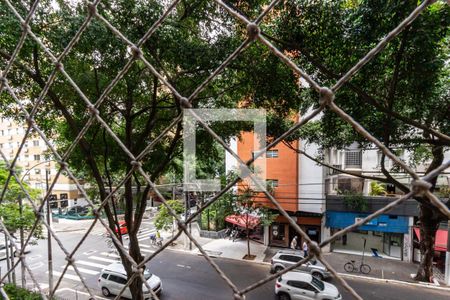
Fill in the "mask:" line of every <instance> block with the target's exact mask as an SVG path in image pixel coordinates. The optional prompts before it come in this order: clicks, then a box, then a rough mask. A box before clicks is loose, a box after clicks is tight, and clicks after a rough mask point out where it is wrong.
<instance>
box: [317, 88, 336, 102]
mask: <svg viewBox="0 0 450 300" xmlns="http://www.w3.org/2000/svg"><path fill="white" fill-rule="evenodd" d="M319 94H320V104H321V105H330V104H331V102H333V101H334V93H333V91H332V90H330V89H329V88H327V87H321V88H320V91H319Z"/></svg>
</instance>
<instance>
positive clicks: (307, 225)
mask: <svg viewBox="0 0 450 300" xmlns="http://www.w3.org/2000/svg"><path fill="white" fill-rule="evenodd" d="M321 218H322V217H321V216H318V217H316V216H304V217H297V216H291V219H292V220H293V221H294V222H295V223H297V225H298V226H299V227H300V228H301V229H302V230H303V231H304V232H305V233H306V234H307V235H308V236H309V238H310V239H311V240H313V241H316V242H320V232H321V230H320V229H321V228H320V226H321ZM294 236H298V238H299V245H301V243H302V242H303V241H302V238H301V236H300V234H299V233H298V232H297V231H296V230H295V229H294V227H292V226H291V225H290V224H289V221H288V219H286V218H285V217H284V216H278V217H277V219H276V220H275V221H274V222H273V223H272V225H271V226H270V227H269V245H270V246H278V247H289V246H290V242H291V241H292V239H293V238H294Z"/></svg>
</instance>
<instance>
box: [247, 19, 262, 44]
mask: <svg viewBox="0 0 450 300" xmlns="http://www.w3.org/2000/svg"><path fill="white" fill-rule="evenodd" d="M260 32H261V30H260V29H259V27H258V25H256V24H255V23H249V24H248V25H247V36H248V38H249V40H251V41H253V40H255V39H256V38H257V37H258V36H259V33H260Z"/></svg>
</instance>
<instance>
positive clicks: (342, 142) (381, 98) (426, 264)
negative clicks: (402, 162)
mask: <svg viewBox="0 0 450 300" xmlns="http://www.w3.org/2000/svg"><path fill="white" fill-rule="evenodd" d="M417 5H419V3H417V2H413V1H387V2H377V1H331V2H320V1H319V2H317V1H300V0H298V1H291V2H289V3H286V4H285V5H284V6H282V7H280V8H279V14H278V15H277V17H274V18H275V21H274V23H275V24H276V26H274V27H273V28H267V30H266V32H265V33H264V35H265V37H266V38H268V39H270V40H272V41H273V42H275V43H276V45H277V46H278V47H280V48H281V49H282V50H283V51H285V52H287V53H289V54H290V57H292V59H293V60H294V61H295V62H296V63H297V64H298V65H301V66H302V67H304V68H305V69H306V70H307V71H308V73H309V74H313V76H314V78H315V79H316V80H318V81H319V82H320V83H321V84H322V85H325V86H331V85H332V84H333V83H334V82H335V80H336V79H338V78H339V77H340V76H341V74H344V73H345V72H346V71H347V70H349V69H350V68H351V67H352V66H353V65H354V64H355V63H356V62H357V61H358V60H359V59H360V58H361V57H363V56H364V55H365V54H366V53H367V52H368V51H369V50H370V49H372V48H373V47H374V45H376V43H377V42H378V41H379V40H380V39H382V38H383V37H384V36H385V35H386V34H387V33H388V32H389V31H390V30H392V29H393V28H394V26H396V25H397V24H399V23H400V22H401V21H402V20H404V19H405V18H406V16H407V15H408V14H409V13H410V12H411V11H412V10H413V9H414V8H416V6H417ZM299 21H300V22H301V26H299ZM449 23H450V16H449V10H448V7H447V6H446V4H445V3H442V2H436V3H434V4H431V5H430V6H429V7H428V8H427V9H426V10H425V11H424V12H423V13H422V15H421V16H420V17H419V18H418V19H417V20H415V21H414V22H413V23H411V24H410V25H408V26H407V27H406V29H405V30H404V31H403V32H402V33H401V34H400V35H399V36H398V37H397V38H396V39H394V40H393V41H391V42H390V43H389V44H388V45H387V46H386V48H385V49H384V50H383V51H382V52H381V53H380V54H378V55H377V56H376V57H375V58H374V59H373V60H371V62H370V63H369V64H367V65H366V66H365V67H364V68H363V69H361V70H360V71H359V72H358V73H357V74H356V75H355V76H354V77H353V78H352V80H351V81H350V82H348V83H347V84H345V86H343V87H342V88H341V89H340V90H339V91H338V93H337V94H336V100H335V101H336V103H337V104H338V105H339V107H341V108H342V109H343V110H344V111H345V112H347V113H348V114H349V115H350V116H352V117H353V118H354V119H355V120H357V121H358V122H359V123H360V124H361V125H362V126H363V127H364V128H366V129H367V130H368V131H369V132H370V133H371V134H372V135H374V136H375V137H376V138H377V139H378V140H380V141H382V143H383V144H384V145H385V146H386V147H388V148H389V149H391V151H394V150H395V149H399V148H400V149H407V150H410V151H412V152H413V153H414V152H422V151H423V149H424V148H426V149H428V151H427V152H428V153H429V156H428V157H430V158H431V164H430V165H429V167H428V169H427V171H426V173H429V172H431V171H432V170H434V169H435V168H437V167H438V166H439V165H441V164H442V162H443V153H444V151H447V150H448V147H449V146H450V143H449V140H448V139H447V138H445V137H442V135H438V134H436V132H442V133H448V132H450V130H449V129H450V122H449V118H448V114H449V110H448V108H449V103H450V97H449V94H448V91H449V81H448V74H449V72H448V71H449V70H448V65H446V64H445V61H446V60H448V55H449V51H448V50H449V49H448V43H446V40H448V30H447V28H448V25H449ZM268 76H269V75H268ZM296 95H297V94H293V96H296ZM302 95H303V99H304V101H303V102H302V103H301V108H302V112H306V110H308V109H310V108H311V107H317V105H318V104H317V95H314V94H312V93H311V92H310V90H307V89H303V90H302ZM362 103H363V104H364V105H361V104H362ZM300 134H301V136H302V137H303V138H304V139H306V140H309V141H312V142H315V143H318V144H320V145H321V146H322V147H323V148H329V147H337V148H344V147H345V146H347V145H350V144H352V143H353V142H357V143H359V144H360V145H361V147H362V148H363V149H364V148H365V147H371V146H373V145H371V144H370V143H368V142H367V141H366V140H365V139H364V137H362V136H361V135H359V134H358V133H357V132H356V130H354V129H353V128H352V127H351V126H350V125H349V124H347V123H346V122H345V121H343V120H342V119H341V118H340V117H338V116H337V115H336V114H335V113H334V112H333V111H331V110H325V112H324V114H323V116H322V118H321V120H319V121H317V122H313V123H310V124H308V125H307V126H306V127H305V128H303V129H302V130H301V132H300ZM413 157H414V156H413ZM385 160H386V158H385V155H384V154H383V155H382V164H381V170H382V173H383V175H384V176H385V182H386V181H387V182H390V183H392V184H395V185H396V186H397V187H398V188H400V189H401V190H402V191H403V192H405V193H407V192H409V190H410V188H409V187H408V186H405V185H404V184H402V183H401V182H399V181H398V180H397V179H396V178H395V175H394V174H395V173H394V172H395V170H394V169H393V170H388V169H387V168H386V167H385ZM407 163H410V164H411V165H413V164H415V163H417V161H410V162H407ZM435 186H436V179H435V180H433V181H432V188H431V191H433V190H434V189H435ZM415 199H416V200H417V201H418V202H419V204H420V217H419V219H420V225H421V236H422V237H423V239H422V241H421V253H422V262H421V264H420V267H419V270H418V272H417V276H416V279H417V280H425V281H429V280H431V278H432V275H433V271H432V259H433V251H434V236H435V233H436V230H437V228H438V224H439V222H441V221H442V220H445V219H446V218H445V217H444V216H443V215H442V214H441V213H440V212H439V211H438V210H437V209H436V208H435V207H434V206H432V205H431V204H430V200H429V199H427V198H426V197H418V196H416V197H415ZM448 204H449V203H448V202H447V206H448Z"/></svg>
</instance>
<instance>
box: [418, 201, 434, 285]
mask: <svg viewBox="0 0 450 300" xmlns="http://www.w3.org/2000/svg"><path fill="white" fill-rule="evenodd" d="M419 220H420V224H421V226H420V238H421V241H420V253H421V261H420V265H419V269H418V270H417V274H416V277H415V279H416V280H419V281H425V282H432V281H433V257H434V240H435V236H436V231H437V229H438V227H439V219H436V218H435V217H434V213H433V210H432V209H430V208H429V207H427V206H425V205H422V204H421V205H420V215H419Z"/></svg>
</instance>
